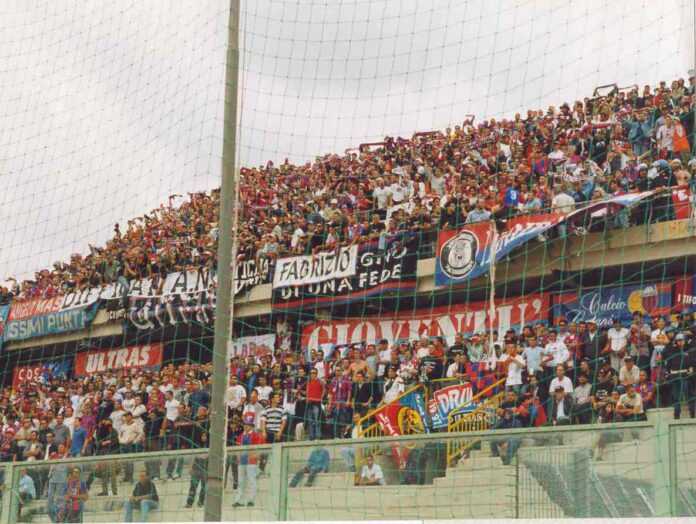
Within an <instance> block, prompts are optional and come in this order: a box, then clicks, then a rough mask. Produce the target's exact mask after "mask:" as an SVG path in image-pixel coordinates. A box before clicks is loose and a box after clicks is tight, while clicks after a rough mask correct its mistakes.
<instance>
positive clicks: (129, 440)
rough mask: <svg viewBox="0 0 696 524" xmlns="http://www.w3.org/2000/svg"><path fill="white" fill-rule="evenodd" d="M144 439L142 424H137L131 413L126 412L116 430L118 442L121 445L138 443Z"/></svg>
mask: <svg viewBox="0 0 696 524" xmlns="http://www.w3.org/2000/svg"><path fill="white" fill-rule="evenodd" d="M144 439H145V434H144V433H143V426H142V424H138V423H137V422H136V420H135V419H134V418H133V416H132V415H130V414H129V413H126V416H125V418H124V420H123V424H121V429H120V430H119V432H118V443H119V444H120V445H122V446H132V445H135V444H140V443H141V442H142V441H143V440H144Z"/></svg>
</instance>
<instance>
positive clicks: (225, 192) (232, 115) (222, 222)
mask: <svg viewBox="0 0 696 524" xmlns="http://www.w3.org/2000/svg"><path fill="white" fill-rule="evenodd" d="M239 16H240V0H230V10H229V20H228V43H227V63H226V70H225V115H224V118H225V120H224V129H223V146H222V183H221V186H220V217H219V221H218V223H219V237H218V253H217V277H218V287H217V303H216V308H215V345H214V349H213V391H212V398H211V400H210V440H209V445H210V449H209V454H208V485H207V494H206V499H205V515H204V518H205V521H206V522H219V521H221V520H222V495H223V488H224V475H225V462H226V461H225V458H226V455H225V451H226V446H227V407H226V405H225V393H226V390H227V384H228V382H229V357H228V350H227V348H228V343H229V340H230V335H231V331H232V322H233V319H234V312H233V309H232V308H233V306H234V302H233V300H232V275H231V272H232V261H233V250H234V249H235V247H236V242H235V241H234V236H235V235H236V231H235V227H236V217H237V184H236V177H237V169H236V166H235V161H236V159H235V157H236V148H237V134H236V133H237V85H238V79H239V71H238V68H239Z"/></svg>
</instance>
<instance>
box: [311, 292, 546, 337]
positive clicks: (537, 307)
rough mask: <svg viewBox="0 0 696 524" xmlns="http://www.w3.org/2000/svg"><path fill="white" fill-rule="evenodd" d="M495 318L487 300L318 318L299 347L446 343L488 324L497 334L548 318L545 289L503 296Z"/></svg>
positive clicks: (483, 330) (480, 331)
mask: <svg viewBox="0 0 696 524" xmlns="http://www.w3.org/2000/svg"><path fill="white" fill-rule="evenodd" d="M495 306H496V307H495V312H494V318H492V319H491V318H489V316H490V308H489V303H488V302H486V301H480V302H470V303H468V304H452V305H451V306H442V307H436V308H432V309H422V310H416V311H415V312H408V313H401V314H396V315H394V316H390V317H389V316H384V317H365V318H342V319H334V320H320V321H317V322H313V323H311V324H308V325H306V326H305V327H304V328H303V330H302V348H308V349H310V350H311V349H319V348H321V347H323V346H324V345H330V344H332V345H334V346H336V345H346V344H356V343H360V342H366V343H368V344H371V343H377V342H378V341H379V340H381V339H383V338H384V339H387V340H388V341H389V344H393V343H394V342H395V341H399V340H417V339H418V338H420V337H422V336H426V337H434V336H442V337H444V338H445V339H446V341H447V344H453V343H454V336H455V335H456V334H457V333H464V334H473V333H483V332H485V331H486V330H487V329H488V327H489V325H491V324H492V325H493V329H495V330H497V331H498V333H499V336H502V334H504V333H505V331H507V330H508V329H511V328H515V329H518V330H519V329H520V328H521V327H522V326H524V325H525V324H537V323H541V322H547V320H548V316H549V307H550V305H549V295H548V294H545V293H540V294H532V295H525V296H523V297H517V298H510V299H502V300H500V301H497V302H496V304H495Z"/></svg>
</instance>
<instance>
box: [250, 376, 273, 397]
mask: <svg viewBox="0 0 696 524" xmlns="http://www.w3.org/2000/svg"><path fill="white" fill-rule="evenodd" d="M254 391H256V394H257V395H258V396H259V402H261V403H262V404H266V403H268V402H270V400H271V394H272V393H273V388H272V387H271V386H269V385H268V384H267V383H266V377H265V376H263V375H261V376H260V377H259V385H258V386H256V387H255V388H254Z"/></svg>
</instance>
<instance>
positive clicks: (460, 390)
mask: <svg viewBox="0 0 696 524" xmlns="http://www.w3.org/2000/svg"><path fill="white" fill-rule="evenodd" d="M473 396H474V395H473V390H472V388H471V384H470V383H466V384H455V385H453V386H447V387H446V388H442V389H438V390H437V391H434V392H433V395H432V397H431V398H430V400H429V401H428V413H429V414H430V427H431V428H432V429H442V428H446V427H447V421H448V417H449V414H450V413H451V412H452V411H454V410H455V409H458V408H460V407H462V406H464V404H466V403H467V402H471V399H472V398H473ZM471 409H474V406H471ZM462 413H466V411H462Z"/></svg>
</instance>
